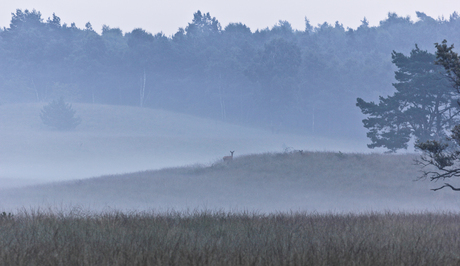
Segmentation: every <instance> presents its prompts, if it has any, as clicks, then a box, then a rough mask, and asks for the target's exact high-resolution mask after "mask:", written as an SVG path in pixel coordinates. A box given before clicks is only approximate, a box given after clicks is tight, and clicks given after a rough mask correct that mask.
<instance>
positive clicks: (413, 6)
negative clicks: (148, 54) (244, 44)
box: [0, 0, 460, 36]
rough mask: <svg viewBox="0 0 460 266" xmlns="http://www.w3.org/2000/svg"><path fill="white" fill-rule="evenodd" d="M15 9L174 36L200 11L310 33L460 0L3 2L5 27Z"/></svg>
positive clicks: (447, 7)
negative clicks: (308, 28)
mask: <svg viewBox="0 0 460 266" xmlns="http://www.w3.org/2000/svg"><path fill="white" fill-rule="evenodd" d="M16 9H23V10H24V9H29V10H32V9H36V10H37V11H40V12H41V13H42V17H43V18H44V19H45V20H46V19H47V18H48V17H51V16H52V14H53V13H55V14H56V15H57V16H58V17H60V18H61V22H62V23H67V24H69V25H70V24H71V23H72V22H74V23H75V24H76V25H77V27H79V28H84V26H85V24H86V23H87V22H90V23H91V24H92V26H93V29H94V30H96V31H97V32H101V29H102V25H107V26H109V27H111V28H120V29H121V30H122V31H123V32H130V31H132V30H133V29H135V28H142V29H145V30H147V31H148V32H151V33H153V34H156V33H158V32H163V33H164V34H165V35H166V36H171V35H173V34H174V33H176V32H177V30H178V29H179V28H180V27H182V28H185V27H186V26H187V24H188V23H190V22H191V21H192V19H193V13H195V12H196V11H197V10H200V11H201V12H204V13H207V12H209V13H210V14H211V16H213V17H216V18H217V19H218V20H219V22H220V23H221V25H222V27H223V28H224V27H225V26H226V25H228V24H229V23H232V22H241V23H243V24H246V26H248V27H249V28H251V30H252V31H255V30H257V29H264V28H267V27H270V28H271V27H272V26H274V25H275V24H277V23H278V21H279V20H285V21H288V22H289V23H291V25H292V27H293V28H294V29H298V30H304V29H305V17H306V18H308V20H309V21H310V23H311V24H312V25H313V26H317V25H318V24H322V23H324V22H328V23H330V24H335V22H336V21H339V22H340V23H342V24H343V26H344V27H345V28H347V27H349V28H353V29H356V28H357V27H358V26H359V25H360V24H361V20H363V18H364V17H366V18H367V20H368V21H369V23H370V25H371V26H376V25H378V24H379V22H380V21H381V20H384V19H385V18H386V17H387V15H388V12H395V13H396V14H398V15H399V16H410V17H411V19H412V20H416V18H417V17H416V15H415V11H420V12H424V13H425V14H427V15H428V16H431V17H433V18H438V17H442V16H444V17H445V18H446V19H448V18H449V16H450V15H451V14H452V13H453V12H454V11H457V12H460V1H459V0H437V1H433V0H418V1H415V0H348V1H345V0H321V1H317V0H308V1H307V0H232V1H229V0H226V1H222V0H194V1H190V0H168V1H164V0H163V1H156V0H130V1H126V0H14V1H12V0H0V27H1V28H3V27H8V26H9V22H10V21H11V13H13V12H15V10H16Z"/></svg>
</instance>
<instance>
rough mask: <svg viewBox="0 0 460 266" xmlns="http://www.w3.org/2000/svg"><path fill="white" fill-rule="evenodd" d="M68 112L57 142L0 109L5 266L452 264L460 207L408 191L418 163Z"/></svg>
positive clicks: (416, 186) (418, 183) (303, 141)
mask: <svg viewBox="0 0 460 266" xmlns="http://www.w3.org/2000/svg"><path fill="white" fill-rule="evenodd" d="M75 107H76V108H78V109H77V112H78V113H77V114H80V115H81V117H82V119H83V121H85V122H82V124H81V125H80V126H79V127H78V128H77V129H76V130H75V131H72V132H57V131H52V130H49V129H46V128H44V127H43V126H42V125H41V124H40V121H39V120H38V119H37V117H38V111H39V110H40V105H39V104H26V105H24V104H22V105H9V106H7V105H2V106H0V126H1V128H2V130H1V131H0V137H1V139H2V141H1V142H0V150H1V153H0V180H2V182H0V184H1V185H2V188H1V189H0V213H1V212H3V214H0V264H2V265H458V264H459V263H460V252H459V250H460V245H459V242H460V240H459V239H460V238H459V233H460V230H459V229H460V214H459V212H458V210H459V207H460V201H459V195H460V194H458V192H455V191H452V190H446V189H444V190H440V191H436V192H434V191H431V190H430V188H434V187H438V186H439V185H440V183H433V182H430V181H429V180H420V179H418V177H419V176H420V175H421V172H420V170H421V169H420V167H418V166H416V165H415V164H414V159H416V158H418V156H419V155H417V154H410V153H408V154H382V153H364V152H361V151H360V150H359V149H360V148H359V147H357V144H356V143H355V142H353V141H350V142H343V141H340V140H335V141H331V142H328V141H327V139H322V138H314V137H308V136H306V137H305V136H304V137H301V136H294V135H289V134H273V133H270V132H267V131H264V130H261V129H252V128H249V127H243V126H238V125H231V124H226V123H222V122H216V121H209V120H205V119H200V118H196V117H191V116H187V115H181V114H174V113H169V112H165V111H161V110H147V109H140V108H134V107H114V106H93V105H84V104H78V105H75ZM104 121H105V122H104ZM286 143H288V144H286ZM326 143H327V145H332V146H330V147H333V146H334V145H336V147H339V148H340V150H335V151H331V150H329V151H328V150H327V149H322V150H321V149H319V148H316V151H315V147H329V146H322V145H326ZM291 144H293V145H291ZM315 145H316V146H315ZM341 145H342V146H341ZM291 146H294V147H295V148H293V147H291ZM275 147H277V148H276V149H275ZM354 149H356V150H354ZM227 150H236V151H237V152H236V153H235V157H234V158H233V160H232V161H230V162H224V161H223V160H222V156H224V155H229V154H228V152H227ZM276 150H278V151H276ZM318 150H320V151H318ZM221 151H223V152H221ZM174 162H176V163H177V164H175V165H173V164H172V163H174ZM200 162H201V163H200ZM169 163H171V165H170V164H169ZM177 165H183V166H180V167H178V166H177ZM132 169H137V171H132ZM148 169H150V170H148ZM140 170H141V171H140ZM105 171H108V173H107V174H104V173H105ZM110 171H112V172H110ZM100 173H102V174H100ZM89 174H91V175H89ZM28 178H29V179H28ZM11 181H16V182H17V183H14V184H12V182H11ZM451 183H452V184H453V185H455V186H458V185H457V184H456V183H455V180H452V182H451Z"/></svg>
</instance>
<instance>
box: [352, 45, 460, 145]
mask: <svg viewBox="0 0 460 266" xmlns="http://www.w3.org/2000/svg"><path fill="white" fill-rule="evenodd" d="M392 59H393V61H392V62H393V63H394V64H395V65H396V66H397V67H398V71H396V72H395V78H396V80H397V81H398V82H397V83H394V84H393V86H394V87H395V89H396V92H395V93H394V94H393V95H391V96H388V97H386V98H385V97H382V96H380V99H379V100H380V102H379V103H378V104H375V103H374V102H365V101H364V100H363V99H361V98H358V99H357V104H356V105H357V106H358V107H359V108H360V109H361V112H362V113H363V114H365V115H368V118H366V119H364V120H363V124H364V127H366V128H367V129H369V132H368V133H367V136H368V137H369V138H370V139H371V141H372V143H371V144H369V145H368V147H369V148H376V147H384V148H387V149H388V150H389V151H391V152H395V151H396V150H398V149H407V146H408V142H409V141H410V139H411V138H415V139H416V140H417V141H420V142H424V141H428V140H439V139H444V138H445V137H446V136H447V133H446V132H447V130H449V129H451V128H452V127H453V126H454V125H455V124H457V123H458V122H459V117H458V115H459V112H460V108H459V105H458V104H457V99H458V94H457V93H456V92H455V90H453V89H452V87H451V86H450V83H449V80H448V79H446V78H445V75H446V71H445V70H444V69H443V67H442V66H439V65H437V64H435V60H436V58H435V55H433V54H431V53H428V52H427V51H422V50H420V49H419V48H418V46H417V45H416V46H415V49H413V50H412V52H411V53H410V56H405V55H403V54H402V53H397V52H395V51H393V53H392Z"/></svg>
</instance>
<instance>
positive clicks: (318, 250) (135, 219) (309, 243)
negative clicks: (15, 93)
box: [0, 209, 460, 265]
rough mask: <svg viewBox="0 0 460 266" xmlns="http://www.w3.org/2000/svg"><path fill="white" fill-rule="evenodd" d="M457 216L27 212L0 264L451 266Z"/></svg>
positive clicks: (14, 225) (458, 250)
mask: <svg viewBox="0 0 460 266" xmlns="http://www.w3.org/2000/svg"><path fill="white" fill-rule="evenodd" d="M459 263H460V214H457V213H361V214H351V213H350V214H332V213H330V214H318V213H310V214H306V213H289V214H283V213H278V214H268V215H260V214H257V213H225V212H215V211H214V212H210V211H202V212H188V213H184V212H182V213H179V212H169V213H162V214H156V213H154V212H132V213H122V212H116V211H114V212H106V213H99V214H94V213H86V212H84V211H82V210H78V209H73V210H71V211H67V212H61V211H57V212H56V211H49V210H48V211H43V210H31V211H21V212H19V213H17V214H15V215H14V216H13V217H8V216H6V215H3V216H2V218H1V219H0V264H1V265H459Z"/></svg>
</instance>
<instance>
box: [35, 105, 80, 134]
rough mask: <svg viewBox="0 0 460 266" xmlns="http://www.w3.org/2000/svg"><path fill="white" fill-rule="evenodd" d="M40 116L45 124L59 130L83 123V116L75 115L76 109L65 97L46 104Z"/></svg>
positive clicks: (72, 127)
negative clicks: (65, 100) (66, 101)
mask: <svg viewBox="0 0 460 266" xmlns="http://www.w3.org/2000/svg"><path fill="white" fill-rule="evenodd" d="M40 118H41V119H42V121H43V123H44V124H45V125H47V126H50V127H54V128H56V129H58V130H71V129H74V128H76V127H77V126H78V125H79V124H80V123H81V118H80V117H75V110H73V109H72V105H71V104H68V103H65V102H64V98H63V97H61V98H59V100H53V101H52V102H50V103H49V104H48V105H46V106H44V107H43V109H42V110H41V113H40Z"/></svg>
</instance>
